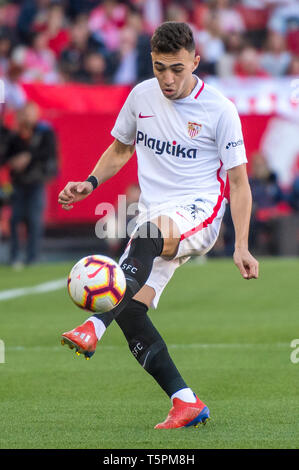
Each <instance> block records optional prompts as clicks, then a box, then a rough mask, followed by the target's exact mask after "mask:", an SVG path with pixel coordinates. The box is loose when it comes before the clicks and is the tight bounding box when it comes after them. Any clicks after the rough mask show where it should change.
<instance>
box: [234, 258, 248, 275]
mask: <svg viewBox="0 0 299 470" xmlns="http://www.w3.org/2000/svg"><path fill="white" fill-rule="evenodd" d="M236 266H237V268H238V269H239V271H240V273H241V276H242V277H243V278H244V279H248V273H247V271H246V268H245V266H244V264H243V263H242V262H241V261H237V262H236Z"/></svg>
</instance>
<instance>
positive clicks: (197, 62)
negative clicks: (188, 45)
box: [192, 55, 200, 72]
mask: <svg viewBox="0 0 299 470" xmlns="http://www.w3.org/2000/svg"><path fill="white" fill-rule="evenodd" d="M199 62H200V55H196V56H195V57H194V63H193V69H192V72H194V71H195V70H196V69H197V67H198V65H199Z"/></svg>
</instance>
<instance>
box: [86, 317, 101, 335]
mask: <svg viewBox="0 0 299 470" xmlns="http://www.w3.org/2000/svg"><path fill="white" fill-rule="evenodd" d="M87 321H91V322H92V323H93V324H94V329H95V332H96V337H97V338H98V340H99V339H101V338H102V336H103V334H104V333H105V331H106V326H105V325H104V323H103V322H102V320H100V319H99V318H97V317H89V318H87V320H86V321H85V322H84V323H86V322H87Z"/></svg>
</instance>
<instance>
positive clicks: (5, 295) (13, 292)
mask: <svg viewBox="0 0 299 470" xmlns="http://www.w3.org/2000/svg"><path fill="white" fill-rule="evenodd" d="M66 285H67V280H66V279H65V278H63V279H56V280H55V281H49V282H44V283H42V284H38V285H36V286H32V287H22V288H19V289H8V290H3V291H0V301H1V300H9V299H15V298H16V297H23V296H24V295H32V294H42V293H44V292H51V291H55V290H58V289H62V288H63V287H66Z"/></svg>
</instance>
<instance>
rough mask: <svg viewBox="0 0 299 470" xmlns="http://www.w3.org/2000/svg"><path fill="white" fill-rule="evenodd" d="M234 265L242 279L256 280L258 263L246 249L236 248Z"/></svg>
mask: <svg viewBox="0 0 299 470" xmlns="http://www.w3.org/2000/svg"><path fill="white" fill-rule="evenodd" d="M234 263H235V265H236V266H237V268H238V269H239V271H240V273H241V276H242V277H243V278H244V279H257V278H258V277H259V263H258V261H257V260H256V259H255V258H254V257H253V256H252V255H251V254H250V253H249V251H248V250H247V249H246V248H236V249H235V252H234Z"/></svg>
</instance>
